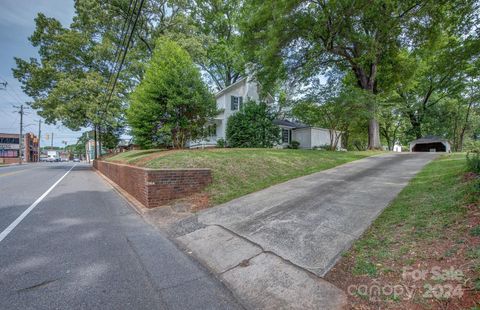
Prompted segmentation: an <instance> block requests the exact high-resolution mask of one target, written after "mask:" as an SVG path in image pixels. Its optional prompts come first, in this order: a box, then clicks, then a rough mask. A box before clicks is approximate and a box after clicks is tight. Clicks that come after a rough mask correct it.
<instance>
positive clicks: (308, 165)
mask: <svg viewBox="0 0 480 310" xmlns="http://www.w3.org/2000/svg"><path fill="white" fill-rule="evenodd" d="M373 154H376V153H374V152H327V151H318V150H287V149H207V150H174V151H161V150H148V151H130V152H126V153H121V154H118V155H116V156H114V157H110V158H108V159H107V160H108V161H115V162H122V163H126V164H131V165H138V166H142V167H147V168H210V169H212V172H213V183H212V185H210V186H209V187H208V188H207V189H206V191H205V192H206V194H207V195H208V196H209V200H210V203H211V204H219V203H222V202H226V201H229V200H231V199H234V198H236V197H240V196H243V195H246V194H248V193H252V192H255V191H258V190H260V189H263V188H266V187H268V186H271V185H274V184H277V183H281V182H284V181H287V180H289V179H292V178H296V177H299V176H303V175H307V174H311V173H314V172H317V171H321V170H325V169H328V168H332V167H335V166H338V165H341V164H344V163H346V162H350V161H353V160H357V159H361V158H365V157H367V156H371V155H373Z"/></svg>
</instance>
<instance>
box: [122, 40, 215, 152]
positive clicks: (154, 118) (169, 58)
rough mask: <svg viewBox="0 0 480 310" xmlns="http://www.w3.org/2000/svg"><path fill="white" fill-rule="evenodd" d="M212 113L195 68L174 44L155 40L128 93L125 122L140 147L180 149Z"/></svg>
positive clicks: (198, 133)
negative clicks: (149, 57)
mask: <svg viewBox="0 0 480 310" xmlns="http://www.w3.org/2000/svg"><path fill="white" fill-rule="evenodd" d="M215 112H216V105H215V101H214V99H213V96H212V95H211V94H210V92H209V91H208V88H207V86H206V85H205V84H204V83H203V81H202V79H201V76H200V72H199V70H198V68H197V67H196V66H195V65H194V64H193V62H192V59H191V58H190V56H189V55H188V53H187V52H186V51H185V50H184V49H182V48H181V47H180V46H179V45H178V44H177V43H175V42H173V41H170V40H167V39H161V40H159V41H158V42H157V43H156V47H155V50H154V53H153V57H152V60H151V61H150V63H149V65H148V67H147V71H146V72H145V78H144V79H143V80H142V82H141V83H140V84H139V85H138V86H137V88H136V89H135V91H134V92H133V93H132V95H131V104H130V107H129V109H128V110H127V121H128V123H129V124H130V127H131V128H132V134H133V136H134V137H135V141H136V142H137V143H138V144H140V145H142V146H143V147H147V148H151V147H158V146H162V145H163V146H165V145H166V146H173V147H174V148H183V147H185V144H186V142H187V141H188V140H191V139H196V138H197V137H199V136H201V134H202V132H203V128H204V126H205V125H206V123H207V121H208V120H209V118H210V117H212V116H213V115H214V114H215Z"/></svg>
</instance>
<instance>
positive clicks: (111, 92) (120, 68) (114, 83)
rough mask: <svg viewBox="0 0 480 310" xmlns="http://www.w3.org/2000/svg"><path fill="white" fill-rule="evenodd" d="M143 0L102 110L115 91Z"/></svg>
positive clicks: (106, 107)
mask: <svg viewBox="0 0 480 310" xmlns="http://www.w3.org/2000/svg"><path fill="white" fill-rule="evenodd" d="M136 2H137V0H136V1H135V3H136ZM144 2H145V0H141V2H140V6H139V8H138V11H137V14H136V16H135V22H134V23H133V27H132V30H131V31H130V35H129V37H128V41H127V45H126V46H125V49H124V51H123V56H122V61H121V62H120V66H119V68H118V71H117V74H116V76H115V80H114V81H113V86H112V89H111V91H110V94H109V96H108V99H107V103H106V106H105V109H104V111H106V110H107V109H108V105H109V104H110V100H111V99H112V95H113V92H114V91H115V86H116V85H117V81H118V77H119V75H120V71H122V67H123V64H124V62H125V57H126V55H127V51H128V48H129V46H130V42H131V41H132V37H133V32H134V31H135V28H136V26H137V22H138V18H139V17H140V13H141V11H142V7H143V3H144ZM134 10H135V7H134ZM104 114H105V112H103V113H102V115H104Z"/></svg>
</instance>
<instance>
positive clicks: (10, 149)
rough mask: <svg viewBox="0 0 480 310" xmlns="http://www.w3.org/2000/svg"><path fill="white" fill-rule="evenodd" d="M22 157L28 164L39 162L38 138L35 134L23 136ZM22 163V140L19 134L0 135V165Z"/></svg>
mask: <svg viewBox="0 0 480 310" xmlns="http://www.w3.org/2000/svg"><path fill="white" fill-rule="evenodd" d="M23 139H24V140H23V145H22V152H21V153H22V155H23V160H24V161H26V162H35V161H38V159H39V156H38V138H37V137H36V136H35V135H34V134H33V133H26V134H25V135H24V136H23ZM19 162H20V139H19V135H18V134H11V133H0V163H2V164H14V163H19Z"/></svg>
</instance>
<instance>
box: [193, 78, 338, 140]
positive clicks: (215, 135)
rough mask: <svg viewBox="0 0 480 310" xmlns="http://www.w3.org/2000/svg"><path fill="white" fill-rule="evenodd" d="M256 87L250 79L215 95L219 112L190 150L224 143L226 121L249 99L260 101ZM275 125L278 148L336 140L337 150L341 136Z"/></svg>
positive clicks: (302, 126) (297, 125) (290, 124)
mask: <svg viewBox="0 0 480 310" xmlns="http://www.w3.org/2000/svg"><path fill="white" fill-rule="evenodd" d="M259 87H260V85H259V84H258V83H257V82H255V81H254V80H252V79H251V78H242V79H241V80H239V81H237V82H235V83H233V84H232V85H230V86H228V87H226V88H224V89H222V90H221V91H219V92H218V93H216V94H215V100H216V102H217V109H218V110H219V111H220V113H219V114H218V115H217V116H215V117H214V119H213V123H212V124H211V126H210V130H209V132H210V136H208V137H206V138H204V139H202V140H196V141H190V142H189V145H188V146H189V147H190V148H201V147H213V146H216V145H217V141H218V140H219V139H224V140H225V139H226V130H227V121H228V118H229V117H230V116H231V115H233V114H235V113H236V112H238V111H239V110H240V109H241V108H242V105H243V103H244V102H247V101H249V100H251V101H257V102H258V101H259V100H260V96H259V90H260V89H259ZM263 100H264V101H266V102H267V103H268V104H274V99H273V97H271V96H268V97H267V98H263ZM275 124H277V125H278V126H279V127H280V128H281V129H282V136H281V141H279V143H278V147H286V146H287V145H289V144H290V143H291V142H292V141H298V142H299V143H300V145H299V146H300V148H307V149H309V148H314V147H318V146H324V145H330V141H331V140H330V139H331V138H333V139H337V141H338V143H337V148H340V147H341V145H342V143H341V133H340V132H337V131H334V130H329V129H324V128H317V127H311V126H307V125H305V124H300V123H295V122H292V121H289V120H276V121H275Z"/></svg>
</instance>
